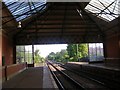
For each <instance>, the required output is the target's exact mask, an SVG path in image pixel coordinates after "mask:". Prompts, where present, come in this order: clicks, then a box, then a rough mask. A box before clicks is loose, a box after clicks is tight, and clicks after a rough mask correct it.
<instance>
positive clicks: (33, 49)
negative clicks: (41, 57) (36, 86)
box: [32, 44, 35, 66]
mask: <svg viewBox="0 0 120 90" xmlns="http://www.w3.org/2000/svg"><path fill="white" fill-rule="evenodd" d="M32 60H33V66H34V63H35V62H34V45H33V44H32Z"/></svg>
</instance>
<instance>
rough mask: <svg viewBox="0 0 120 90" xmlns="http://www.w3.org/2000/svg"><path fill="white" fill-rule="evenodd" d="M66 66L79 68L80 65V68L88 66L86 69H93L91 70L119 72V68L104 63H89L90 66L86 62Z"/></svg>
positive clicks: (69, 63)
mask: <svg viewBox="0 0 120 90" xmlns="http://www.w3.org/2000/svg"><path fill="white" fill-rule="evenodd" d="M67 65H72V66H79V65H80V66H88V67H93V68H100V69H107V70H113V71H120V66H118V65H111V64H106V63H91V64H89V63H88V62H68V63H67Z"/></svg>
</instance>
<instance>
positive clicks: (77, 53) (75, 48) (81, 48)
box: [67, 44, 88, 61]
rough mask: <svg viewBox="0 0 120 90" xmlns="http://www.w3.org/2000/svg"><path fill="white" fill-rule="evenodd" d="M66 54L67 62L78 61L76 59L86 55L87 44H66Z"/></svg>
mask: <svg viewBox="0 0 120 90" xmlns="http://www.w3.org/2000/svg"><path fill="white" fill-rule="evenodd" d="M67 52H68V55H69V61H78V58H82V57H86V56H87V55H88V46H87V44H68V46H67Z"/></svg>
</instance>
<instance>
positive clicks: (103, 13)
mask: <svg viewBox="0 0 120 90" xmlns="http://www.w3.org/2000/svg"><path fill="white" fill-rule="evenodd" d="M119 7H120V1H119V0H91V1H90V3H89V4H88V5H87V6H86V7H85V10H86V11H88V12H91V14H94V15H95V16H97V17H99V18H102V19H104V20H106V21H112V20H114V19H115V18H117V17H118V16H119V15H120V11H119Z"/></svg>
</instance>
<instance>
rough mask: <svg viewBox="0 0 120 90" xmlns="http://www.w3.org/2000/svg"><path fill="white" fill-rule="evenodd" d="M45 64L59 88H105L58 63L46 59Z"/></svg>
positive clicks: (63, 89) (78, 89) (86, 89)
mask: <svg viewBox="0 0 120 90" xmlns="http://www.w3.org/2000/svg"><path fill="white" fill-rule="evenodd" d="M47 65H48V67H49V69H50V71H51V73H52V75H53V77H54V79H55V81H56V83H57V85H58V87H59V88H60V90H61V89H62V90H67V89H70V90H71V89H74V90H89V89H105V90H109V89H108V88H106V87H105V86H103V85H101V84H99V83H96V82H95V81H92V80H90V79H87V78H83V77H80V76H79V75H78V74H75V73H73V72H72V71H70V70H66V69H65V68H63V67H60V66H59V65H58V64H52V63H51V62H48V61H47Z"/></svg>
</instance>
